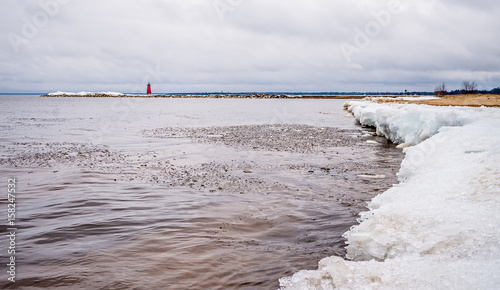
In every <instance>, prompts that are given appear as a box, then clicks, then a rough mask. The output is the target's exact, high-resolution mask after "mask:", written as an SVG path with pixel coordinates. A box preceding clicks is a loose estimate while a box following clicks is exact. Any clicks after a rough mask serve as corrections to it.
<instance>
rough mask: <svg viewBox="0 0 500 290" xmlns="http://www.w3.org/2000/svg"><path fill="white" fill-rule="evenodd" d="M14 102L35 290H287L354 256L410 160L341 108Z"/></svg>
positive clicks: (9, 151)
mask: <svg viewBox="0 0 500 290" xmlns="http://www.w3.org/2000/svg"><path fill="white" fill-rule="evenodd" d="M0 100H1V105H2V109H1V110H2V116H1V117H0V118H1V119H2V124H1V125H0V132H1V135H0V158H1V159H0V172H1V176H2V177H3V178H4V179H5V181H4V184H5V186H6V179H7V177H17V178H18V179H19V182H18V188H19V191H18V200H17V214H18V215H17V220H16V222H17V225H18V228H19V231H18V233H17V235H18V237H17V243H18V244H17V247H18V249H19V250H18V251H16V261H18V267H17V274H18V277H17V278H18V279H17V280H18V281H17V282H16V285H17V286H22V287H23V288H25V289H36V288H47V287H49V288H51V289H58V288H60V289H83V288H94V289H99V288H102V289H142V288H147V287H150V288H157V289H158V288H163V289H246V288H248V289H254V288H258V289H276V288H278V279H279V278H280V277H283V276H288V275H291V274H293V273H294V272H296V271H298V270H302V269H315V268H316V267H317V262H318V261H319V260H320V259H321V258H324V257H326V256H331V255H340V256H342V255H344V253H345V252H344V246H345V244H344V239H343V238H342V237H341V235H342V234H343V233H344V232H345V231H347V230H348V229H349V227H350V226H352V225H353V224H355V223H356V216H357V214H358V213H359V212H360V211H362V210H364V206H365V204H366V201H368V200H370V199H371V198H372V197H373V196H375V195H376V194H378V193H380V192H382V191H383V190H385V189H387V188H389V187H390V186H391V185H392V184H393V183H396V178H395V173H396V172H397V170H398V168H399V164H400V161H401V158H402V153H401V150H399V149H396V148H395V147H394V146H393V145H391V144H387V141H386V140H385V139H382V138H378V137H374V136H372V134H371V133H372V132H371V131H370V130H369V129H365V128H361V127H359V126H357V125H356V124H355V122H354V119H353V118H351V117H349V116H345V115H346V112H344V111H342V104H343V101H341V100H230V99H228V100H226V99H220V100H219V99H215V100H210V99H198V100H196V99H158V100H155V99H137V100H119V99H85V98H78V99H69V98H68V99H64V98H62V99H60V98H39V97H37V96H0ZM369 140H370V141H377V142H378V145H377V144H375V145H374V144H372V143H373V142H369V143H367V141H369ZM2 202H3V201H2ZM2 206H3V208H4V209H5V208H6V206H5V204H3V205H2ZM1 243H2V248H3V247H4V245H6V243H7V241H6V239H5V237H2V240H1ZM0 257H1V259H2V261H7V260H6V259H7V258H8V257H7V255H6V253H4V252H2V253H1V256H0ZM3 272H5V271H2V273H3ZM2 275H4V274H2ZM3 277H4V276H2V281H0V283H1V284H0V285H1V286H2V287H8V286H10V285H9V284H6V282H5V281H6V278H3Z"/></svg>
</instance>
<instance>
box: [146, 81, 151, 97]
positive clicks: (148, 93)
mask: <svg viewBox="0 0 500 290" xmlns="http://www.w3.org/2000/svg"><path fill="white" fill-rule="evenodd" d="M146 94H147V95H151V84H150V83H148V90H147V92H146Z"/></svg>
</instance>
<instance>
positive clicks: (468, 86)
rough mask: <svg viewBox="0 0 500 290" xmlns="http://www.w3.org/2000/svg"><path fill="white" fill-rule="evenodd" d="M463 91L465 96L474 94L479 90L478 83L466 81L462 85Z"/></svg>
mask: <svg viewBox="0 0 500 290" xmlns="http://www.w3.org/2000/svg"><path fill="white" fill-rule="evenodd" d="M462 87H463V89H462V91H463V93H464V94H473V93H474V92H475V91H476V89H477V83H476V82H475V81H472V82H469V81H464V82H463V83H462Z"/></svg>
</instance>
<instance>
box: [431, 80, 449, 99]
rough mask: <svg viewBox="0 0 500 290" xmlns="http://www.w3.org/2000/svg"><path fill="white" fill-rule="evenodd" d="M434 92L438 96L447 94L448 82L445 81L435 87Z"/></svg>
mask: <svg viewBox="0 0 500 290" xmlns="http://www.w3.org/2000/svg"><path fill="white" fill-rule="evenodd" d="M434 94H435V95H436V96H438V97H443V96H444V95H446V84H445V83H444V82H443V83H442V84H440V85H437V86H436V88H435V89H434Z"/></svg>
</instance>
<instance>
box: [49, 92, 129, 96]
mask: <svg viewBox="0 0 500 290" xmlns="http://www.w3.org/2000/svg"><path fill="white" fill-rule="evenodd" d="M95 94H103V95H109V96H123V95H124V94H122V93H117V92H100V93H92V92H79V93H68V92H54V93H49V94H47V95H48V96H60V95H69V96H90V95H95Z"/></svg>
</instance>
